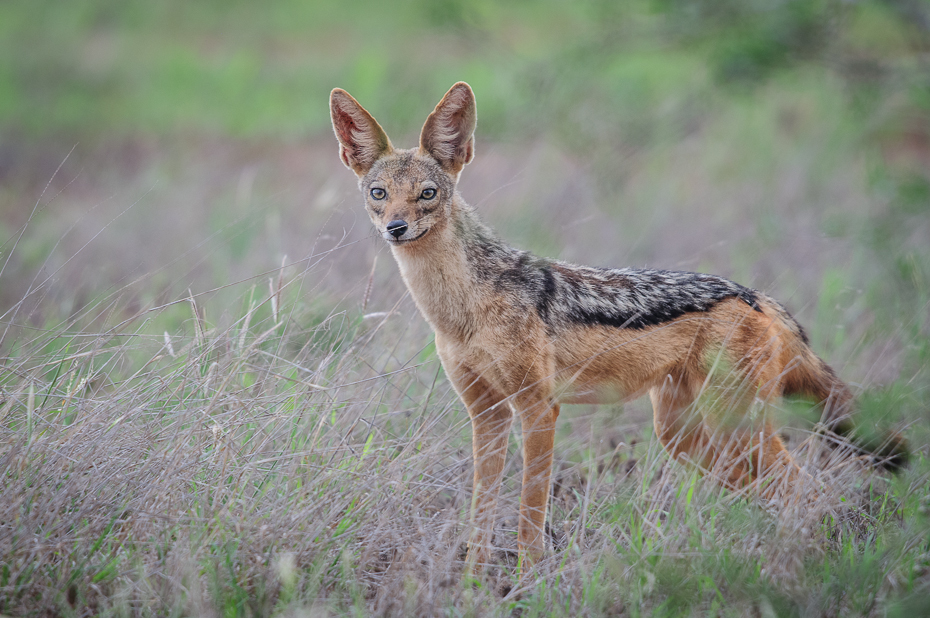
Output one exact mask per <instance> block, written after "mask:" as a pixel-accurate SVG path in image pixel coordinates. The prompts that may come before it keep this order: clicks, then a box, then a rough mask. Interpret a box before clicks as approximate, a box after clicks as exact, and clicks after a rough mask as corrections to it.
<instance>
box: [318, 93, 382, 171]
mask: <svg viewBox="0 0 930 618" xmlns="http://www.w3.org/2000/svg"><path fill="white" fill-rule="evenodd" d="M329 111H330V114H331V115H332V117H333V130H335V131H336V139H338V140H339V158H340V159H342V162H343V163H345V164H346V166H347V167H348V168H349V169H351V170H352V171H353V172H355V173H356V174H357V175H358V176H364V175H365V174H367V173H368V170H370V169H371V166H372V165H374V164H375V161H377V160H378V159H380V158H381V157H383V156H384V155H386V154H388V153H390V152H391V151H392V150H393V149H394V147H393V146H391V140H389V139H388V136H387V133H385V132H384V129H382V128H381V125H379V124H378V121H377V120H375V119H374V117H373V116H372V115H371V114H369V113H368V112H367V111H366V110H365V108H364V107H362V106H361V105H359V104H358V101H356V100H355V99H353V98H352V95H351V94H349V93H348V92H346V91H345V90H343V89H342V88H335V89H334V90H333V91H332V93H331V94H330V95H329Z"/></svg>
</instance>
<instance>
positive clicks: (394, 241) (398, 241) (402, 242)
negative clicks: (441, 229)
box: [385, 228, 432, 246]
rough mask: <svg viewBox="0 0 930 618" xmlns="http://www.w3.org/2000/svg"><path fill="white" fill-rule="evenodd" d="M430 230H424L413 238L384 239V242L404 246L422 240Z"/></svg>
mask: <svg viewBox="0 0 930 618" xmlns="http://www.w3.org/2000/svg"><path fill="white" fill-rule="evenodd" d="M431 229H432V228H426V229H425V230H423V231H422V232H420V233H419V234H417V235H416V236H414V237H413V238H401V239H396V238H385V240H386V241H388V244H390V245H394V246H398V245H406V244H407V243H411V242H414V241H417V240H420V239H421V238H423V237H424V236H425V235H426V233H427V232H428V231H430V230H431Z"/></svg>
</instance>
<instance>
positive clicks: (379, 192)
mask: <svg viewBox="0 0 930 618" xmlns="http://www.w3.org/2000/svg"><path fill="white" fill-rule="evenodd" d="M371 197H373V198H374V199H376V200H383V199H384V198H385V197H387V191H385V190H384V189H381V188H380V187H375V188H374V189H372V190H371Z"/></svg>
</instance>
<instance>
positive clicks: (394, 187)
mask: <svg viewBox="0 0 930 618" xmlns="http://www.w3.org/2000/svg"><path fill="white" fill-rule="evenodd" d="M329 106H330V111H331V113H332V117H333V129H335V131H336V139H338V140H339V157H340V158H341V159H342V162H343V163H345V164H346V166H347V167H348V168H349V169H351V170H352V171H353V172H355V174H356V175H357V176H358V178H359V181H358V186H359V189H361V191H362V194H363V195H364V196H365V206H366V208H367V210H368V216H369V217H370V218H371V222H372V223H374V225H375V227H376V228H377V229H378V232H379V233H380V234H381V237H382V238H384V239H385V240H386V241H388V242H389V243H391V244H392V245H395V246H398V245H407V244H412V243H415V242H416V241H418V240H419V239H421V238H423V237H425V236H426V235H427V234H429V233H430V232H432V231H439V230H440V229H442V228H443V227H445V226H446V225H447V223H448V221H449V219H450V214H451V211H452V208H453V203H452V202H453V196H454V195H455V185H456V183H458V179H459V173H460V172H461V171H462V168H463V167H464V166H465V165H466V164H467V163H469V162H470V161H471V160H472V158H473V157H474V155H475V137H474V132H475V123H476V121H477V114H476V112H475V95H474V94H473V93H472V91H471V88H470V87H469V86H468V84H466V83H465V82H459V83H457V84H455V85H454V86H452V88H451V89H450V90H449V92H447V93H446V96H444V97H443V98H442V101H440V102H439V105H437V106H436V109H435V110H433V113H432V114H430V115H429V118H427V119H426V123H425V124H424V125H423V129H422V131H421V132H420V147H419V148H413V149H410V150H401V149H395V148H394V147H393V146H392V145H391V140H390V139H388V136H387V134H386V133H385V132H384V129H382V128H381V126H380V125H379V124H378V122H377V121H376V120H375V119H374V117H373V116H372V115H371V114H369V113H368V112H367V111H366V110H365V108H363V107H362V106H361V105H359V104H358V101H356V100H355V99H353V98H352V95H350V94H349V93H348V92H346V91H345V90H341V89H339V88H336V89H335V90H333V92H332V94H331V95H330V98H329Z"/></svg>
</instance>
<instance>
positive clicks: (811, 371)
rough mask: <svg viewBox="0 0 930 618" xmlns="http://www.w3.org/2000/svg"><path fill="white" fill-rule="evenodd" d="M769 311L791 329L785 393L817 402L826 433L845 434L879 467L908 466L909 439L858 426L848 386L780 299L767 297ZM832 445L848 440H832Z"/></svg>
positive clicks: (900, 467) (861, 452)
mask: <svg viewBox="0 0 930 618" xmlns="http://www.w3.org/2000/svg"><path fill="white" fill-rule="evenodd" d="M765 301H767V302H764V308H765V310H766V313H767V314H769V315H770V316H772V317H775V318H776V319H777V320H778V322H780V323H781V325H782V327H783V328H784V329H785V330H787V331H788V333H786V335H787V336H786V337H783V342H784V343H785V344H788V345H786V349H785V350H784V352H785V357H784V361H785V365H784V366H785V376H784V380H783V382H782V384H783V388H782V392H783V394H785V395H799V396H802V397H806V398H810V399H813V400H814V401H816V402H817V403H818V404H820V405H821V406H822V407H823V412H822V416H821V420H822V423H823V426H824V428H825V430H826V431H827V432H831V433H834V434H837V435H840V436H843V437H844V438H846V439H847V440H849V442H850V443H851V444H852V445H853V447H854V448H855V449H856V450H857V451H858V452H859V453H860V454H862V455H868V456H869V457H870V459H871V461H872V462H873V463H874V464H875V465H876V466H878V467H881V468H884V469H885V470H890V471H892V472H897V471H900V470H901V469H902V468H904V467H905V466H906V465H907V461H908V458H909V449H908V444H907V440H905V439H904V437H903V436H901V435H900V434H898V433H895V432H891V433H886V434H885V435H876V434H875V433H874V432H870V431H867V430H865V429H864V428H862V427H858V426H857V425H856V423H855V419H854V416H853V413H854V411H855V399H854V397H853V394H852V392H851V391H850V390H849V386H847V385H846V383H845V382H843V381H842V380H841V379H839V378H838V377H837V375H836V373H835V372H834V371H833V369H832V368H830V366H829V365H827V364H826V363H825V362H823V361H822V360H820V358H819V357H818V356H817V355H816V354H814V352H813V350H811V348H810V346H809V345H808V343H809V342H808V339H807V335H806V334H805V333H804V330H803V329H802V328H801V326H800V325H799V324H798V323H797V322H796V321H795V319H794V318H793V317H791V315H790V314H789V313H788V312H787V311H786V310H785V309H784V308H783V307H782V306H781V305H779V304H778V303H777V302H775V301H774V300H771V299H768V298H766V299H765ZM830 444H831V446H841V445H843V444H845V442H840V441H836V440H831V441H830Z"/></svg>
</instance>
